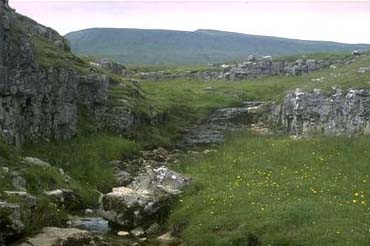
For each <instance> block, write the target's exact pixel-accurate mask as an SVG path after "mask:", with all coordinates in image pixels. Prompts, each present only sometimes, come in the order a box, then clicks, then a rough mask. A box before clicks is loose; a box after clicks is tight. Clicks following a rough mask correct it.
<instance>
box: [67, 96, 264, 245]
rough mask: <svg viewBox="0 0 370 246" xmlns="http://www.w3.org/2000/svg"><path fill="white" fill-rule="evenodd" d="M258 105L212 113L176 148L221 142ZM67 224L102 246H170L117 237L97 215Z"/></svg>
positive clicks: (248, 119) (247, 120)
mask: <svg viewBox="0 0 370 246" xmlns="http://www.w3.org/2000/svg"><path fill="white" fill-rule="evenodd" d="M259 105H261V103H256V102H247V103H244V107H234V108H223V109H219V110H216V111H215V112H214V113H213V114H211V115H210V116H209V118H208V119H207V120H206V121H205V122H203V123H201V124H199V125H197V126H195V127H193V128H190V129H188V131H187V133H186V134H185V135H184V137H183V139H182V140H181V141H180V142H179V143H178V144H177V145H176V147H177V148H181V149H183V150H186V149H191V148H194V147H197V146H209V145H215V144H220V143H222V142H223V141H224V138H225V135H226V134H227V133H228V132H230V131H234V130H240V129H241V128H243V127H245V126H246V125H250V124H251V121H252V120H251V119H252V117H251V116H253V114H255V112H254V111H253V110H252V109H255V108H256V107H257V106H259ZM68 224H69V227H74V228H79V229H83V230H87V231H90V232H92V233H93V234H94V235H95V236H97V237H99V238H101V239H102V244H100V245H102V246H103V245H104V246H108V245H109V246H126V245H127V246H134V245H143V246H144V245H152V246H155V245H170V244H163V243H159V241H157V240H156V239H155V238H153V239H151V238H149V239H147V238H135V237H133V236H118V235H117V232H118V231H117V230H115V229H112V228H111V227H110V226H109V223H108V221H107V220H105V219H103V218H102V217H99V216H83V217H72V218H70V221H69V223H68ZM157 236H158V235H157ZM177 245H178V244H177Z"/></svg>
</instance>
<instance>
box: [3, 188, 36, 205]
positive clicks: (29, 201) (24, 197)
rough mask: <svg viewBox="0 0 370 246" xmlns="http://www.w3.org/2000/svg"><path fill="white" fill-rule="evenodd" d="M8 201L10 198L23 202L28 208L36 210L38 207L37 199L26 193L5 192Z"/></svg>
mask: <svg viewBox="0 0 370 246" xmlns="http://www.w3.org/2000/svg"><path fill="white" fill-rule="evenodd" d="M4 194H5V196H6V199H7V200H8V199H9V198H10V199H11V198H13V199H19V200H21V201H22V202H23V203H24V204H25V205H26V206H27V207H28V208H34V207H36V205H37V198H36V197H34V196H32V195H30V194H28V193H27V192H25V191H4Z"/></svg>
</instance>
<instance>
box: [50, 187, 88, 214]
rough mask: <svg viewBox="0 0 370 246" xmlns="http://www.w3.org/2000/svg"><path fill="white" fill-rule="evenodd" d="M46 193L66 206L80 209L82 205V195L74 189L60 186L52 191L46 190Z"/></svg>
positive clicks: (54, 200) (59, 203) (60, 204)
mask: <svg viewBox="0 0 370 246" xmlns="http://www.w3.org/2000/svg"><path fill="white" fill-rule="evenodd" d="M44 193H45V195H47V196H48V197H50V199H51V200H52V201H53V202H55V203H56V204H58V205H59V206H62V207H64V208H67V209H80V208H81V207H82V200H81V198H80V196H79V195H78V194H77V193H76V192H74V191H72V190H67V189H63V188H60V189H56V190H52V191H45V192H44Z"/></svg>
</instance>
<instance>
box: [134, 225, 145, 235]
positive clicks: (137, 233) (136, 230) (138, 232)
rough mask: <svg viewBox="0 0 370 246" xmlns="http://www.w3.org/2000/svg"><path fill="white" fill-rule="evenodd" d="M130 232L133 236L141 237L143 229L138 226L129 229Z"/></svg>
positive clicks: (143, 232) (143, 233)
mask: <svg viewBox="0 0 370 246" xmlns="http://www.w3.org/2000/svg"><path fill="white" fill-rule="evenodd" d="M130 234H131V235H133V236H134V237H142V236H144V235H145V231H144V229H143V228H142V227H141V226H139V227H136V228H135V229H133V230H131V231H130Z"/></svg>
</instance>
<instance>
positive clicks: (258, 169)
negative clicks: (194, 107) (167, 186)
mask: <svg viewBox="0 0 370 246" xmlns="http://www.w3.org/2000/svg"><path fill="white" fill-rule="evenodd" d="M369 145H370V140H369V139H365V138H354V139H349V138H325V137H322V138H312V139H304V140H292V139H290V138H289V137H258V136H252V135H248V134H238V136H231V137H230V138H229V139H228V141H227V142H226V143H225V144H224V145H222V146H221V147H220V148H219V149H217V152H210V153H208V154H195V155H194V154H189V155H187V156H184V157H183V162H182V163H181V165H180V167H179V169H180V170H181V171H183V172H185V173H186V174H188V175H190V176H192V177H193V179H194V183H195V184H194V185H193V187H192V188H191V189H190V190H189V191H188V193H187V194H185V195H184V196H183V197H181V200H180V202H179V205H178V208H176V209H175V210H174V213H173V214H172V216H171V219H170V224H171V225H172V227H173V228H174V229H175V230H177V231H180V232H181V233H180V235H181V237H182V238H183V239H184V241H185V243H186V245H281V246H282V245H307V246H308V245H312V246H317V245H336V246H349V245H358V246H362V245H363V246H365V245H370V205H369V202H370V201H369V195H370V194H369V182H370V179H369V170H370V166H369V160H370V151H369V150H368V146H369Z"/></svg>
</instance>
